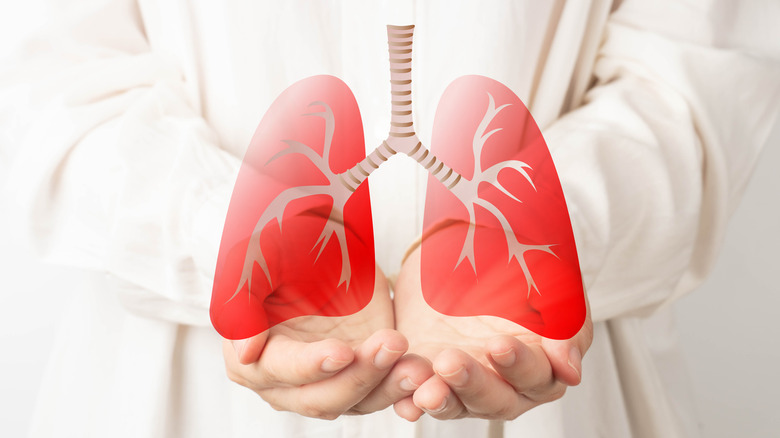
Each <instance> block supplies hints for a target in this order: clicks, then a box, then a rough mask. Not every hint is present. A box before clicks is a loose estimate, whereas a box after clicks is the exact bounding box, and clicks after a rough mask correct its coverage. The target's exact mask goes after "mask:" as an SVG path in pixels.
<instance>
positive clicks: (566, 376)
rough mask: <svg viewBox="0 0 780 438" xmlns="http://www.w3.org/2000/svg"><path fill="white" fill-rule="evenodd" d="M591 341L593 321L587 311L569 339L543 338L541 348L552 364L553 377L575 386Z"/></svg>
mask: <svg viewBox="0 0 780 438" xmlns="http://www.w3.org/2000/svg"><path fill="white" fill-rule="evenodd" d="M592 342H593V322H592V321H591V319H590V313H588V315H587V317H586V319H585V323H584V324H583V326H582V328H581V329H580V331H579V332H578V333H577V334H576V335H574V337H572V338H571V339H567V340H562V341H561V340H555V339H543V340H542V348H543V349H544V351H545V354H546V355H547V357H548V359H549V361H550V364H551V365H552V369H553V372H554V374H555V377H556V378H557V379H558V380H559V381H560V382H562V383H564V384H566V385H569V386H575V385H578V384H579V383H580V381H581V379H582V357H583V356H584V355H585V352H587V351H588V348H590V345H591V343H592Z"/></svg>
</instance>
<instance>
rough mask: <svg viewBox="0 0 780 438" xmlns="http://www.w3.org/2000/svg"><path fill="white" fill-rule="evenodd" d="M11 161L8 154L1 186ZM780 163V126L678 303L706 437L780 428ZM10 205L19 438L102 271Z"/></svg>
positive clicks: (13, 29)
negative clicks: (31, 240) (51, 260)
mask: <svg viewBox="0 0 780 438" xmlns="http://www.w3.org/2000/svg"><path fill="white" fill-rule="evenodd" d="M3 1H5V0H0V2H3ZM9 3H10V2H9ZM20 4H22V2H18V3H17V4H16V5H14V6H15V8H14V9H17V10H15V11H14V13H12V14H9V13H7V12H8V11H9V9H10V8H8V7H7V6H9V4H6V3H0V57H1V56H2V55H5V54H7V52H8V49H9V48H10V47H12V46H13V44H14V42H15V41H18V40H19V39H20V37H21V36H22V35H24V34H26V33H28V32H30V31H31V30H33V29H34V28H35V27H36V26H37V25H38V24H39V23H42V22H43V20H44V18H45V17H44V16H42V15H41V14H40V11H41V10H42V9H41V8H40V7H39V5H40V4H41V2H40V0H38V1H31V2H26V3H24V7H22V6H20ZM3 159H6V160H7V158H3V157H2V155H0V160H3ZM6 165H7V162H2V161H0V185H2V184H3V183H4V182H5V181H4V178H3V177H4V174H5V169H6V167H5V166H6ZM779 168H780V125H779V126H778V129H775V131H774V133H773V134H772V136H771V138H770V141H769V144H768V145H767V147H766V150H765V152H764V154H763V156H762V158H761V160H760V162H759V165H758V167H757V169H756V173H755V174H754V176H753V179H752V181H751V183H750V185H749V187H748V190H747V192H746V194H745V197H744V199H743V201H742V204H741V205H740V207H739V209H738V210H737V211H736V213H735V215H734V217H733V219H732V221H731V224H730V229H729V233H728V236H727V238H726V241H725V243H724V246H723V250H722V253H721V256H720V259H719V261H718V263H717V265H716V266H715V269H714V271H713V273H712V275H711V276H710V278H709V280H708V281H707V282H706V283H705V285H704V286H703V287H702V288H700V289H699V290H698V291H696V292H695V293H693V294H691V295H689V296H687V297H685V298H683V299H682V300H681V301H680V302H679V303H678V304H677V310H678V311H677V314H678V320H679V329H680V335H681V338H682V343H683V348H684V349H685V350H686V352H687V354H688V362H689V368H690V374H691V378H692V380H693V384H694V388H695V389H696V392H697V395H698V402H699V410H700V412H701V418H702V428H703V431H704V433H703V436H705V437H713V438H720V437H723V438H732V437H741V438H745V437H748V438H749V437H773V436H778V430H780V415H778V414H777V411H778V408H780V402H778V399H777V397H778V394H780V377H779V376H778V374H779V373H778V369H780V367H779V366H778V364H780V342H779V341H778V335H780V311H779V310H780V282H778V276H779V275H780V252H779V251H780V230H779V229H778V227H780V194H779V193H778V192H780V170H778V169H779ZM2 208H4V205H3V203H2V200H0V298H1V299H2V301H0V436H3V437H18V436H24V435H25V433H26V429H27V426H28V424H29V421H30V417H31V414H32V411H33V408H34V404H35V398H36V393H37V392H38V390H39V389H40V388H39V380H40V376H41V374H42V373H43V370H44V368H45V366H46V361H47V358H48V356H49V354H50V351H51V347H52V341H53V337H54V336H53V334H54V332H55V330H56V328H57V324H58V318H59V309H61V308H62V307H64V305H65V303H66V302H67V300H68V297H69V295H71V294H72V292H73V291H75V290H77V289H78V288H80V287H89V285H90V284H92V283H94V281H93V279H92V278H91V276H94V275H96V274H90V273H85V272H76V271H72V270H68V269H65V268H60V267H54V266H44V265H41V264H39V263H37V262H36V261H35V260H34V258H33V257H32V255H31V252H30V251H29V249H28V248H26V247H25V246H24V244H23V242H21V241H20V239H19V238H18V236H16V235H15V234H14V232H13V230H10V229H8V227H7V226H5V224H6V222H5V215H4V214H3V210H2Z"/></svg>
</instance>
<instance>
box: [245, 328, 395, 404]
mask: <svg viewBox="0 0 780 438" xmlns="http://www.w3.org/2000/svg"><path fill="white" fill-rule="evenodd" d="M407 348H408V343H407V341H406V338H405V337H403V335H401V334H400V333H398V332H397V331H395V330H389V329H387V330H380V331H378V332H376V333H374V334H373V335H371V336H370V337H369V338H368V339H367V340H366V341H365V342H363V343H362V344H361V345H360V346H359V347H358V348H357V350H356V351H355V353H354V354H355V357H354V360H353V362H352V363H351V364H350V365H349V366H348V367H347V368H345V369H343V370H342V371H340V372H338V373H337V374H335V375H333V376H332V377H331V378H329V379H325V380H322V381H318V382H314V383H310V384H306V385H302V386H300V387H297V388H281V387H277V388H270V389H268V390H265V391H261V392H259V394H260V395H261V396H262V397H263V399H265V400H266V401H268V402H269V403H270V404H271V405H272V406H274V407H275V408H277V409H281V410H289V411H293V412H298V413H300V414H302V415H305V416H308V417H314V418H323V419H333V418H336V417H338V416H339V415H341V414H343V413H345V412H347V411H348V410H349V409H350V408H352V407H353V406H355V405H356V404H357V403H358V402H360V401H361V400H362V399H363V398H364V397H366V395H368V394H369V393H370V392H371V391H372V390H373V389H374V388H375V387H376V386H377V385H379V383H380V382H382V380H383V379H384V378H385V376H386V375H387V374H388V373H389V372H390V369H391V368H392V367H393V365H394V364H395V363H396V362H397V361H398V360H399V359H400V358H401V356H403V354H404V353H405V352H406V349H407Z"/></svg>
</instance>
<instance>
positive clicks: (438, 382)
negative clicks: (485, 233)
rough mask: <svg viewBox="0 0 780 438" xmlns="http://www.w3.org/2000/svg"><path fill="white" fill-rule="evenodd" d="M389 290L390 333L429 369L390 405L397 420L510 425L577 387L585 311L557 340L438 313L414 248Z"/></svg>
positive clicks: (588, 338)
mask: <svg viewBox="0 0 780 438" xmlns="http://www.w3.org/2000/svg"><path fill="white" fill-rule="evenodd" d="M395 286H396V287H395V297H394V307H395V315H396V329H397V330H399V331H400V332H401V333H403V334H404V335H405V336H406V338H407V339H408V340H409V345H410V348H409V351H410V352H413V353H416V354H419V355H421V356H423V357H425V358H428V359H429V360H431V361H432V363H433V370H434V372H435V374H434V375H433V376H431V377H430V378H429V379H428V380H426V381H425V382H424V383H423V384H422V385H420V387H419V388H417V390H416V391H415V392H414V395H413V396H410V397H406V398H404V399H402V400H400V401H399V402H397V403H395V410H396V413H398V415H400V416H401V417H403V418H405V419H407V420H410V421H415V420H417V419H418V418H419V417H420V416H421V415H422V414H423V413H428V414H429V415H431V416H433V417H434V418H437V419H452V418H462V417H479V418H487V419H501V420H512V419H514V418H516V417H518V416H519V415H521V414H522V413H524V412H526V411H528V410H530V409H532V408H534V407H536V406H538V405H540V404H543V403H547V402H550V401H553V400H557V399H558V398H560V397H561V396H563V394H564V392H565V391H566V388H567V386H573V385H577V384H579V383H580V376H581V370H582V356H583V355H584V354H585V352H586V351H587V350H588V348H589V347H590V344H591V342H592V339H593V323H592V321H591V319H590V311H589V310H588V314H587V317H586V320H585V324H584V325H583V327H582V329H580V331H579V332H578V333H577V334H576V335H575V336H574V337H572V338H571V339H568V340H563V341H558V340H551V339H545V338H542V337H541V336H539V335H537V334H535V333H533V332H531V331H529V330H526V329H524V328H523V327H521V326H519V325H517V324H515V323H513V322H510V321H508V320H505V319H503V318H499V317H492V316H474V317H452V316H446V315H443V314H441V313H439V312H437V311H435V310H434V309H432V308H431V307H430V306H429V305H428V304H427V303H426V302H425V300H424V299H423V296H422V289H421V283H420V249H419V247H418V248H417V250H416V251H414V252H413V253H412V254H411V255H410V256H409V258H408V259H407V260H406V262H405V263H404V266H403V268H402V270H401V273H400V275H399V278H398V281H397V283H396V285H395Z"/></svg>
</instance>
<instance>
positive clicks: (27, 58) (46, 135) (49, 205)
mask: <svg viewBox="0 0 780 438" xmlns="http://www.w3.org/2000/svg"><path fill="white" fill-rule="evenodd" d="M85 3H86V4H85ZM71 6H75V7H74V8H65V7H63V11H61V13H62V14H63V15H64V16H66V18H63V19H61V20H60V19H58V20H57V21H58V22H59V23H61V24H55V25H53V26H52V27H49V28H48V29H46V31H45V34H44V35H42V36H39V37H36V38H34V39H33V40H31V41H29V42H28V43H26V44H25V46H24V47H23V48H22V49H21V51H20V53H19V56H17V57H16V58H15V59H16V60H17V61H16V62H15V63H14V64H13V66H12V68H10V69H6V70H5V71H4V72H2V73H1V74H2V76H0V117H2V119H3V120H2V121H0V126H2V128H0V131H2V136H0V139H1V140H0V141H2V145H1V148H0V152H1V154H0V157H3V158H2V159H3V161H5V163H3V164H4V166H3V167H6V170H5V171H6V172H7V175H5V176H6V178H3V179H4V180H5V181H6V187H5V189H6V198H7V199H9V202H8V203H7V208H6V210H7V212H8V214H9V216H11V218H12V221H13V222H12V223H14V226H15V227H16V228H18V229H19V230H20V232H24V233H26V234H27V235H28V238H29V241H31V242H32V243H33V244H34V246H36V247H37V249H38V250H39V252H40V253H41V254H42V256H43V257H44V259H45V260H48V261H52V262H55V263H62V264H68V265H73V266H77V267H82V268H87V269H94V270H98V271H103V272H106V273H108V274H109V278H110V279H111V280H112V281H111V284H112V285H113V286H114V287H115V288H116V289H117V290H118V291H119V296H120V298H121V301H122V302H123V304H124V305H126V306H127V307H128V308H129V309H131V310H133V311H135V312H137V313H140V314H143V315H146V316H151V317H155V318H161V319H165V320H170V321H176V322H181V323H189V324H202V325H205V324H208V305H209V300H210V295H211V278H212V277H213V273H214V265H215V263H216V251H215V250H216V248H218V246H219V239H220V238H221V230H222V224H223V222H224V217H225V214H226V211H227V202H228V200H229V198H230V191H231V189H232V186H233V182H234V181H235V176H236V174H237V172H238V167H239V165H240V159H239V158H237V157H235V156H232V155H231V154H229V153H228V152H226V151H225V150H223V149H221V148H220V145H219V144H218V141H217V137H216V135H215V133H214V132H213V130H212V129H211V128H210V127H209V126H208V124H207V123H206V121H205V120H204V119H203V118H202V117H201V115H200V114H199V111H198V109H197V105H196V104H195V103H193V100H194V98H193V94H192V93H191V92H188V88H187V78H186V76H185V75H184V74H183V73H182V71H181V70H180V68H179V66H177V65H176V64H175V63H172V62H170V61H169V60H166V58H164V57H161V56H159V55H156V54H155V53H153V51H152V50H150V47H149V44H148V42H147V40H146V37H145V34H144V29H143V26H142V25H141V20H140V18H139V12H138V9H137V5H136V4H135V3H134V2H133V1H125V0H119V1H97V2H95V1H93V2H81V3H78V4H76V5H71ZM74 10H78V12H79V13H78V14H76V15H73V11H74ZM67 14H70V15H69V16H68V15H67ZM8 163H10V166H5V164H8ZM63 292H66V291H63Z"/></svg>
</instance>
